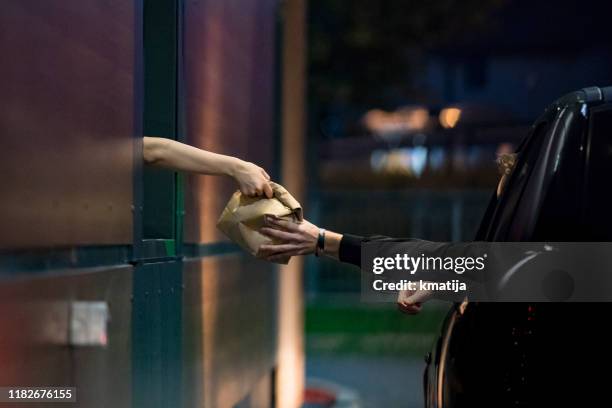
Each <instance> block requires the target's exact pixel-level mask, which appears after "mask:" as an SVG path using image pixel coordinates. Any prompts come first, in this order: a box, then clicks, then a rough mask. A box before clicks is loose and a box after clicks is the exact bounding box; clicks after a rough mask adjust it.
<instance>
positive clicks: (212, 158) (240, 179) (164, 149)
mask: <svg viewBox="0 0 612 408" xmlns="http://www.w3.org/2000/svg"><path fill="white" fill-rule="evenodd" d="M143 158H144V161H145V163H148V164H151V165H155V166H159V167H165V168H168V169H171V170H175V171H184V172H187V173H197V174H206V175H217V176H221V175H223V176H229V177H232V178H233V179H235V180H236V182H237V183H238V187H239V188H240V191H242V193H243V194H246V195H249V196H258V195H262V194H263V195H265V196H266V197H268V198H271V197H272V195H273V193H272V188H271V187H270V183H269V181H270V176H269V175H268V173H266V171H265V170H264V169H262V168H261V167H259V166H257V165H255V164H253V163H250V162H247V161H244V160H240V159H238V158H237V157H232V156H225V155H222V154H217V153H212V152H208V151H206V150H202V149H198V148H197V147H193V146H189V145H186V144H183V143H180V142H177V141H175V140H170V139H165V138H161V137H148V136H145V137H144V142H143Z"/></svg>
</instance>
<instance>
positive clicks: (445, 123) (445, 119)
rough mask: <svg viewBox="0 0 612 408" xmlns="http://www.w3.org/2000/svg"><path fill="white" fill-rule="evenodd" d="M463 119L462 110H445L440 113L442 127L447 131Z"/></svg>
mask: <svg viewBox="0 0 612 408" xmlns="http://www.w3.org/2000/svg"><path fill="white" fill-rule="evenodd" d="M460 118H461V109H459V108H445V109H442V111H441V112H440V116H439V119H440V125H442V127H443V128H445V129H452V128H454V127H455V126H456V125H457V122H459V119H460Z"/></svg>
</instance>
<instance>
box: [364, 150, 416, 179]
mask: <svg viewBox="0 0 612 408" xmlns="http://www.w3.org/2000/svg"><path fill="white" fill-rule="evenodd" d="M426 164H427V148H426V147H423V146H417V147H414V148H408V147H403V148H399V149H391V150H388V151H387V150H381V149H377V150H374V151H373V152H372V154H371V156H370V166H371V167H372V170H373V171H374V172H376V173H380V174H388V175H403V176H414V177H420V176H421V174H423V171H424V170H425V165H426Z"/></svg>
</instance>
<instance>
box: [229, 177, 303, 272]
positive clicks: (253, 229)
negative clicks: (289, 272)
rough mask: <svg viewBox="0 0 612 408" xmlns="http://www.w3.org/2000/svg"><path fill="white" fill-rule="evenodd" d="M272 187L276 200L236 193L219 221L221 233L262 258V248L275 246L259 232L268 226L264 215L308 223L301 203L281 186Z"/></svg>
mask: <svg viewBox="0 0 612 408" xmlns="http://www.w3.org/2000/svg"><path fill="white" fill-rule="evenodd" d="M270 185H271V186H272V191H273V192H274V197H273V198H266V197H247V196H245V195H243V194H242V193H241V192H240V191H236V192H235V193H234V194H233V195H232V197H231V198H230V200H229V202H228V203H227V205H226V206H225V209H224V210H223V212H222V213H221V216H220V217H219V220H218V221H217V228H219V230H221V232H223V233H224V234H225V235H226V236H227V237H228V238H229V239H231V240H232V241H234V242H235V243H237V244H238V245H240V246H241V247H242V248H243V249H244V250H246V251H247V252H249V253H250V254H252V255H254V256H258V255H259V247H260V246H261V245H262V244H271V243H273V242H274V241H273V240H272V239H271V238H269V237H267V236H265V235H263V234H261V233H260V232H259V229H260V228H261V227H263V226H264V215H267V214H269V215H275V216H277V217H279V218H283V219H286V220H290V221H293V222H301V221H302V220H303V219H304V218H303V214H302V206H301V205H300V203H299V202H298V201H297V200H296V199H295V198H293V196H292V195H291V194H289V192H288V191H287V190H286V189H285V188H284V187H283V186H281V185H280V184H276V183H272V182H271V183H270ZM289 259H291V257H287V258H286V259H283V260H282V261H280V262H279V263H283V264H287V263H288V262H289Z"/></svg>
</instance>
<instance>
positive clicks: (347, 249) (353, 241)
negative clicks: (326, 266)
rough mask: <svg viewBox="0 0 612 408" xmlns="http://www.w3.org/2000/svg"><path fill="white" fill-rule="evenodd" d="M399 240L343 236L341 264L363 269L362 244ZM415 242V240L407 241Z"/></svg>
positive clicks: (377, 236) (340, 255)
mask: <svg viewBox="0 0 612 408" xmlns="http://www.w3.org/2000/svg"><path fill="white" fill-rule="evenodd" d="M396 239H397V238H391V237H386V236H384V235H372V236H370V237H362V236H360V235H353V234H343V235H342V239H341V240H340V248H339V249H338V259H339V260H340V262H345V263H350V264H353V265H355V266H359V267H361V244H362V243H363V242H369V241H394V240H396ZM405 240H406V241H414V240H413V239H405Z"/></svg>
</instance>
